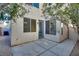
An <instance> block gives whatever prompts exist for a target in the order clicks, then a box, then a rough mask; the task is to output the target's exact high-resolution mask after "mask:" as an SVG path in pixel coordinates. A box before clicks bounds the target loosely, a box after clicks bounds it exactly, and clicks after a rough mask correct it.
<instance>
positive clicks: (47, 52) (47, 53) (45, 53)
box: [40, 51, 56, 56]
mask: <svg viewBox="0 0 79 59" xmlns="http://www.w3.org/2000/svg"><path fill="white" fill-rule="evenodd" d="M40 56H56V55H55V54H53V53H52V52H50V51H46V52H44V53H43V54H41V55H40Z"/></svg>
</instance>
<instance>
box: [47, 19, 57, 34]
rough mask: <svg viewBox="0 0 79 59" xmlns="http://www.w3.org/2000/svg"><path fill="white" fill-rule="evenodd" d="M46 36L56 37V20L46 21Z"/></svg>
mask: <svg viewBox="0 0 79 59" xmlns="http://www.w3.org/2000/svg"><path fill="white" fill-rule="evenodd" d="M46 34H53V35H56V20H49V21H46Z"/></svg>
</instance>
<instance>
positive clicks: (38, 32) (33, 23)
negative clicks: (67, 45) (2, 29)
mask: <svg viewBox="0 0 79 59" xmlns="http://www.w3.org/2000/svg"><path fill="white" fill-rule="evenodd" d="M42 5H43V4H42V3H29V4H23V7H25V8H26V9H27V10H28V13H26V14H25V15H24V16H23V17H21V18H18V19H17V20H16V23H14V22H12V24H11V27H12V29H11V46H14V45H18V44H22V43H25V42H30V41H34V40H39V39H42V38H46V39H49V40H52V41H55V42H62V41H63V40H65V39H67V35H68V29H67V26H66V25H65V24H63V23H62V22H61V21H59V20H57V19H56V18H54V17H51V18H45V17H44V16H42V10H41V8H42Z"/></svg>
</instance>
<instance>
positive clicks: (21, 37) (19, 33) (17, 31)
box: [11, 7, 42, 46]
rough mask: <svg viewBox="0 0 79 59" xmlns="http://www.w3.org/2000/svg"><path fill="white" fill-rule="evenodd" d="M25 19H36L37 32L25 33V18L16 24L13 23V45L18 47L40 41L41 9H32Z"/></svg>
mask: <svg viewBox="0 0 79 59" xmlns="http://www.w3.org/2000/svg"><path fill="white" fill-rule="evenodd" d="M28 8H29V7H28ZM24 17H27V18H31V19H35V20H36V32H26V33H24V32H23V18H22V17H21V18H18V19H17V20H16V23H12V35H11V36H12V37H11V45H12V46H13V45H18V44H22V43H24V42H29V41H34V40H37V39H38V31H39V28H38V26H39V24H38V20H42V19H40V18H41V17H40V12H39V9H36V8H31V10H30V12H29V13H26V14H25V15H24Z"/></svg>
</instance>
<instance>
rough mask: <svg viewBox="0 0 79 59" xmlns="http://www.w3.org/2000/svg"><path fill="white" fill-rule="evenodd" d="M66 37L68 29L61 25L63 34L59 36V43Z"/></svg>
mask: <svg viewBox="0 0 79 59" xmlns="http://www.w3.org/2000/svg"><path fill="white" fill-rule="evenodd" d="M67 37H68V29H67V26H66V25H65V24H63V34H62V35H61V34H60V42H61V41H63V40H65V39H67Z"/></svg>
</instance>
